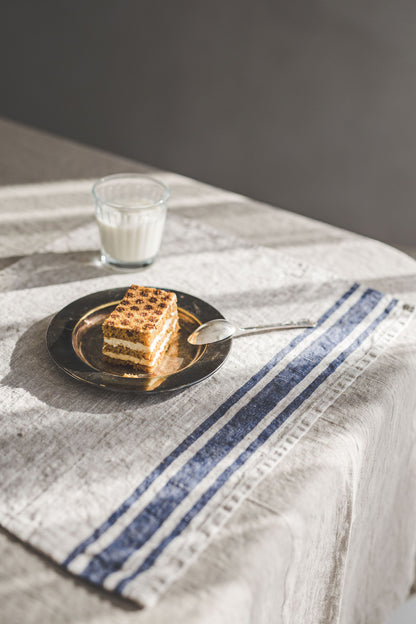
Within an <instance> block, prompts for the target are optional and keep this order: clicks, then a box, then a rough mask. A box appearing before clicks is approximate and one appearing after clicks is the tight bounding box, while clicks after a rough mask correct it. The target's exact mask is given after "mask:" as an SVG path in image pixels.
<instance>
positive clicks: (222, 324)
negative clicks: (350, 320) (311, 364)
mask: <svg viewBox="0 0 416 624" xmlns="http://www.w3.org/2000/svg"><path fill="white" fill-rule="evenodd" d="M314 326H315V323H313V322H312V321H310V320H302V321H296V322H288V323H276V324H275V325H257V326H256V327H237V326H236V325H234V324H233V323H230V321H227V320H226V319H215V320H213V321H208V323H204V324H203V325H200V326H199V327H197V328H196V329H195V330H194V331H193V332H192V334H190V335H189V336H188V342H190V343H191V344H193V345H203V344H211V343H212V342H220V341H221V340H226V339H227V338H231V336H234V337H237V336H243V335H245V334H254V333H257V332H265V331H271V330H282V329H301V328H302V327H314Z"/></svg>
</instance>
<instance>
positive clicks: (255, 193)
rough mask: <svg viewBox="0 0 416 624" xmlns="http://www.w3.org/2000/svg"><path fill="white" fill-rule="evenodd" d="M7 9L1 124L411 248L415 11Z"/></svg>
mask: <svg viewBox="0 0 416 624" xmlns="http://www.w3.org/2000/svg"><path fill="white" fill-rule="evenodd" d="M2 8H3V11H2V20H1V23H0V57H1V59H2V60H1V62H2V64H3V70H2V76H1V89H2V91H1V100H0V114H1V115H3V116H5V117H9V118H11V119H15V120H18V121H22V122H25V123H28V124H30V125H33V126H35V127H39V128H42V129H46V130H49V131H52V132H56V133H58V134H62V135H64V136H68V137H70V138H74V139H76V140H80V141H82V142H85V143H88V144H91V145H95V146H99V147H102V148H105V149H108V150H110V151H114V152H117V153H119V154H122V155H125V156H130V157H133V158H135V159H138V160H141V161H143V162H148V163H149V164H153V165H157V166H160V167H163V168H168V169H171V170H174V171H178V172H180V173H184V174H186V175H190V176H193V177H196V178H199V179H201V180H205V181H207V182H210V183H213V184H215V185H218V186H223V187H225V188H229V189H233V190H236V191H238V192H242V193H244V194H247V195H250V196H252V197H255V198H258V199H261V200H265V201H268V202H270V203H272V204H274V205H279V206H282V207H285V208H288V209H290V210H293V211H296V212H300V213H302V214H306V215H309V216H313V217H315V218H318V219H322V220H324V221H327V222H330V223H334V224H337V225H341V226H343V227H346V228H349V229H351V230H355V231H358V232H361V233H364V234H367V235H370V236H373V237H375V238H380V239H383V240H386V241H389V242H392V243H396V244H402V245H416V238H415V232H416V218H415V209H414V205H415V198H416V177H415V174H414V172H415V167H416V82H415V80H416V3H415V2H414V1H413V0H409V1H407V2H406V1H404V0H396V1H394V2H392V1H391V0H389V1H387V0H379V1H377V0H373V1H371V0H344V1H339V0H287V1H286V2H284V1H283V0H280V1H275V2H273V1H272V0H269V1H266V0H257V1H256V0H231V1H227V0H222V1H221V0H210V1H203V2H202V1H198V0H196V1H195V0H194V1H192V0H189V1H186V0H176V1H169V0H165V1H164V2H162V1H161V0H143V1H142V0H137V1H134V0H113V1H110V0H84V1H83V2H80V1H74V2H66V1H59V0H54V1H51V0H46V1H42V0H40V1H39V2H33V1H32V0H31V1H30V2H19V1H18V0H14V1H13V2H11V1H9V0H7V1H6V2H3V3H2Z"/></svg>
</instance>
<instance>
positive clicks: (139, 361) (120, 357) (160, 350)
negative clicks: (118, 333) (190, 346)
mask: <svg viewBox="0 0 416 624" xmlns="http://www.w3.org/2000/svg"><path fill="white" fill-rule="evenodd" d="M172 333H173V332H172V331H170V332H168V333H167V334H166V337H165V338H164V340H162V342H161V343H160V346H159V348H158V349H156V351H155V353H154V354H153V357H152V358H151V359H150V360H145V359H144V358H140V357H135V356H134V355H127V354H126V353H113V351H107V350H106V349H104V348H103V354H104V355H108V356H109V357H112V358H115V359H116V360H127V361H128V362H133V363H134V364H145V365H146V366H153V365H154V364H155V362H156V361H157V360H158V358H159V357H160V355H161V353H163V351H164V350H165V347H166V345H167V343H168V342H169V340H170V337H171V336H172ZM108 340H110V339H108ZM116 342H117V343H118V344H121V343H125V342H128V341H127V340H118V341H116ZM129 344H131V345H133V347H130V348H132V349H134V350H136V351H139V349H137V345H138V344H140V346H142V347H143V345H142V344H141V343H137V342H131V343H129ZM114 346H117V345H114Z"/></svg>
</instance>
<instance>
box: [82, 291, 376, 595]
mask: <svg viewBox="0 0 416 624" xmlns="http://www.w3.org/2000/svg"><path fill="white" fill-rule="evenodd" d="M382 296H383V295H382V294H381V293H379V292H377V291H374V290H372V289H368V290H366V291H365V293H364V294H363V295H362V297H361V298H360V300H359V301H358V302H357V303H355V304H354V305H353V306H352V307H351V308H350V309H349V310H348V311H347V312H346V313H345V314H344V315H343V316H342V317H341V318H340V319H339V320H338V321H337V322H336V323H334V324H333V325H332V326H331V327H330V328H328V329H327V331H326V332H325V333H324V334H323V335H322V336H319V337H318V338H316V339H315V341H314V342H312V343H311V344H310V345H309V346H308V347H306V348H305V349H304V351H303V352H302V353H301V354H299V355H298V356H297V357H295V358H294V359H293V360H292V361H291V362H290V363H289V364H288V365H287V366H286V367H285V368H284V369H283V370H282V371H280V372H279V373H278V374H277V375H276V377H275V378H274V379H272V380H271V381H270V382H268V384H267V385H266V386H265V387H264V388H263V389H262V390H261V391H260V392H259V393H258V394H257V395H256V396H255V397H253V398H252V399H251V400H250V401H249V403H247V404H246V405H244V406H243V407H242V408H241V409H240V410H239V411H238V412H237V413H236V414H235V415H234V416H233V417H232V418H231V419H230V420H229V421H228V422H227V423H225V424H224V426H223V427H222V428H221V429H220V430H219V431H217V432H216V433H215V434H214V435H213V436H212V437H211V438H210V440H208V442H207V443H206V444H205V445H204V446H203V447H202V448H201V449H200V450H199V451H197V452H196V453H195V455H193V456H192V457H191V458H190V459H189V460H188V461H187V462H186V463H185V464H184V465H183V466H182V467H181V468H180V469H179V470H178V471H177V473H176V474H175V476H173V477H172V478H171V479H170V480H169V481H168V482H167V483H166V485H165V486H164V487H162V488H161V489H160V491H159V492H158V493H157V494H156V495H155V497H154V498H153V500H152V501H151V502H150V503H149V504H148V505H147V506H146V507H145V508H144V509H143V510H142V511H141V512H140V513H139V514H138V515H137V517H136V518H135V519H134V520H133V521H132V522H131V523H130V525H129V526H127V527H126V528H125V529H124V530H123V531H122V532H121V534H120V535H119V536H118V537H117V538H116V539H115V540H114V541H113V542H112V543H111V544H110V545H109V546H108V547H107V548H105V549H104V550H103V551H101V552H100V553H99V555H97V556H96V557H94V558H92V559H91V561H90V562H89V564H88V565H87V567H86V568H85V570H84V571H83V572H82V574H81V576H82V577H84V578H87V579H88V580H90V581H91V582H93V583H96V584H102V583H103V581H104V580H105V578H106V577H107V576H108V575H109V574H112V573H113V572H116V571H117V570H119V569H120V568H121V567H122V566H123V564H124V562H125V561H126V559H128V558H129V557H130V556H131V554H132V553H133V552H134V551H136V550H139V549H140V548H141V547H142V546H143V545H144V544H145V543H146V542H147V541H148V540H149V539H150V538H151V537H152V535H154V533H155V532H156V531H157V530H158V529H159V527H160V526H161V525H162V524H163V523H164V522H165V520H166V519H167V518H168V517H169V516H170V515H171V514H172V512H173V511H174V510H175V509H176V507H177V506H178V505H179V504H180V503H181V502H182V501H183V500H184V499H185V498H186V497H187V495H188V494H189V492H191V491H192V490H193V489H194V488H195V487H196V486H197V485H198V483H200V482H201V481H202V480H203V479H204V478H205V477H206V476H207V475H208V474H209V473H210V472H211V471H212V470H213V469H214V468H215V466H217V464H218V463H219V462H220V461H221V460H222V459H224V458H225V457H226V456H227V455H228V453H229V452H230V451H232V450H233V448H234V447H235V446H237V445H238V444H239V443H240V442H241V441H242V440H243V439H244V438H245V437H246V436H247V435H248V434H249V433H250V431H252V430H253V429H254V428H255V427H256V426H257V425H258V424H259V422H261V420H262V419H263V418H264V417H265V416H266V415H267V414H268V413H269V412H270V411H271V410H272V409H273V408H274V407H275V406H276V404H277V403H278V402H279V401H280V400H281V399H283V398H284V397H285V396H286V395H287V394H288V393H289V392H290V391H291V390H292V389H293V388H295V387H296V386H297V385H298V384H299V383H300V382H301V381H302V380H303V379H304V378H305V377H306V376H307V375H308V374H309V373H310V372H311V371H312V370H313V369H314V368H315V367H316V366H317V365H318V364H319V363H320V362H321V361H322V359H323V358H324V357H326V356H327V355H328V353H330V352H331V351H332V349H333V348H334V347H335V346H336V345H337V344H339V343H340V342H341V341H342V340H344V338H346V337H347V336H348V335H349V334H350V333H351V332H352V331H353V330H354V329H355V328H356V327H357V326H358V325H359V324H360V323H361V322H362V321H363V319H364V318H365V317H366V316H367V315H368V314H369V312H370V311H371V310H373V309H374V308H375V307H376V305H377V304H378V303H379V301H380V300H381V298H382Z"/></svg>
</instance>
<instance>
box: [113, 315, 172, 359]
mask: <svg viewBox="0 0 416 624" xmlns="http://www.w3.org/2000/svg"><path fill="white" fill-rule="evenodd" d="M176 329H177V321H176V319H173V318H172V319H171V320H170V322H169V324H168V326H167V327H166V330H164V331H163V332H162V334H161V336H160V340H157V341H156V343H157V344H155V348H154V349H153V350H152V351H150V350H149V349H148V348H146V347H145V346H144V345H142V344H140V343H137V342H129V341H127V340H117V339H116V338H104V346H103V354H104V355H108V356H111V357H113V358H115V359H120V360H124V361H125V362H130V361H131V362H134V363H135V364H144V365H146V366H154V365H155V362H156V361H157V360H158V358H159V357H160V355H161V354H163V353H164V352H165V351H166V349H167V347H168V345H169V341H170V339H171V337H172V335H173V333H174V332H175V330H176Z"/></svg>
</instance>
